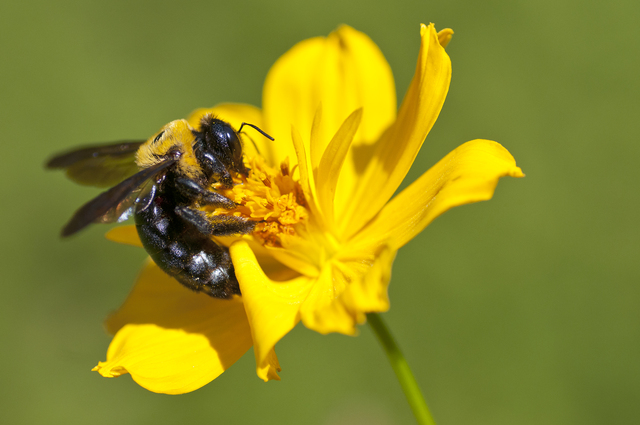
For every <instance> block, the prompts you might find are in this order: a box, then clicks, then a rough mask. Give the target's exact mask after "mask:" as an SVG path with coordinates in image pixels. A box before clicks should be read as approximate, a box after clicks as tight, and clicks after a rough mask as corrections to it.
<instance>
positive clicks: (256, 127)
mask: <svg viewBox="0 0 640 425" xmlns="http://www.w3.org/2000/svg"><path fill="white" fill-rule="evenodd" d="M245 125H248V126H249V127H251V128H253V129H254V130H257V131H258V132H259V133H260V134H262V135H263V136H264V137H266V138H267V139H269V140H271V141H272V142H273V141H274V140H275V139H274V138H273V137H271V136H269V135H268V134H267V133H265V132H264V131H262V130H261V129H260V127H258V126H257V125H253V124H249V123H248V122H243V123H242V124H241V125H240V130H238V133H241V132H242V127H244V126H245Z"/></svg>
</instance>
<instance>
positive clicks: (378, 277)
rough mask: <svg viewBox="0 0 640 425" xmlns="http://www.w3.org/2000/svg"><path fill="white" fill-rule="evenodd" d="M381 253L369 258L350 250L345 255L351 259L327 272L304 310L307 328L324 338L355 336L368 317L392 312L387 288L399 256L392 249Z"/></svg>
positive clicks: (315, 286)
mask: <svg viewBox="0 0 640 425" xmlns="http://www.w3.org/2000/svg"><path fill="white" fill-rule="evenodd" d="M379 251H380V252H379V253H378V254H376V255H368V254H367V253H366V252H362V253H357V252H354V251H351V250H350V252H348V253H345V255H346V256H348V258H347V257H344V258H342V259H341V260H337V261H334V262H333V263H332V264H329V265H327V266H326V267H325V268H324V269H323V273H321V275H320V278H319V279H318V281H317V282H316V283H315V284H314V287H313V290H312V291H311V293H310V294H309V296H308V297H307V299H306V300H305V301H304V304H303V305H302V308H301V309H300V315H301V318H302V322H303V323H304V325H305V326H306V327H308V328H310V329H313V330H315V331H317V332H319V333H321V334H327V333H330V332H339V333H342V334H345V335H355V334H356V333H357V328H356V325H357V324H362V323H364V322H365V320H366V313H371V312H383V311H387V310H388V309H389V297H388V293H387V288H388V286H389V280H390V278H391V266H392V265H393V260H394V258H395V254H396V252H395V251H393V250H391V249H389V248H388V247H382V249H380V250H379ZM341 257H343V256H339V257H338V258H341Z"/></svg>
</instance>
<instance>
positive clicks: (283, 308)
mask: <svg viewBox="0 0 640 425" xmlns="http://www.w3.org/2000/svg"><path fill="white" fill-rule="evenodd" d="M229 252H230V253H231V259H232V261H233V265H234V267H235V270H236V276H237V278H238V282H239V283H240V290H241V291H242V299H243V304H244V308H245V311H246V315H247V318H248V320H249V325H250V327H251V335H252V338H253V343H254V346H253V351H254V353H255V357H256V373H257V374H258V376H259V377H260V378H262V379H264V380H270V379H279V378H278V374H277V371H279V370H280V365H279V363H278V359H277V358H276V356H275V352H274V351H273V350H274V347H275V345H276V343H277V342H278V341H279V340H280V339H281V338H282V337H283V336H285V335H286V334H287V333H288V332H289V331H290V330H291V329H293V328H294V326H295V325H296V324H297V323H298V321H299V320H300V317H299V314H298V312H299V305H300V303H301V302H302V300H304V299H305V298H306V296H307V293H308V291H309V285H310V283H311V280H310V279H309V278H307V277H305V276H300V277H296V278H294V279H291V280H289V281H284V282H275V281H272V280H270V279H269V278H268V277H267V275H266V274H265V273H264V271H263V270H262V268H261V267H260V264H259V263H258V260H257V259H256V256H255V254H254V253H253V251H252V250H251V248H250V247H249V245H248V244H247V242H246V241H242V240H241V241H238V242H236V243H234V244H232V245H231V247H230V248H229Z"/></svg>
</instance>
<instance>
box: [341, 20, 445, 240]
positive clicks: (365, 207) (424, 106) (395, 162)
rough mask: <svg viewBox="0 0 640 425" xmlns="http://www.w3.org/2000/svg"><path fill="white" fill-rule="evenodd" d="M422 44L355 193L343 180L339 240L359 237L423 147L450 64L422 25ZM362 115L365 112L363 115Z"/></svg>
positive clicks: (435, 38) (442, 96)
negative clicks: (390, 121) (404, 90)
mask: <svg viewBox="0 0 640 425" xmlns="http://www.w3.org/2000/svg"><path fill="white" fill-rule="evenodd" d="M420 34H421V37H422V43H421V47H420V53H419V55H418V64H417V67H416V72H415V74H414V77H413V80H412V81H411V85H410V86H409V89H408V91H407V94H406V96H405V98H404V101H403V102H402V106H401V107H400V112H399V113H398V119H397V120H396V121H395V123H394V124H393V125H392V126H391V127H390V128H389V129H388V130H387V131H386V132H385V133H384V135H383V136H382V138H381V139H380V140H379V142H378V143H377V145H376V147H375V149H376V150H375V152H374V155H373V157H372V159H371V161H370V163H369V165H368V166H367V169H366V170H365V172H364V174H363V175H362V178H361V179H360V180H359V182H358V185H357V186H356V188H355V194H351V193H344V192H342V194H341V190H342V189H343V188H346V190H348V188H349V187H350V186H351V185H352V182H348V181H347V182H345V183H344V184H343V182H342V179H343V178H344V179H347V180H348V179H349V176H347V175H345V176H343V175H341V176H340V183H339V186H338V188H339V190H338V196H337V197H336V199H337V201H336V202H337V204H336V216H340V217H341V218H342V222H341V223H340V228H341V229H342V231H343V235H345V236H349V235H352V234H354V233H355V232H357V231H358V230H359V229H360V228H362V226H364V224H366V223H367V222H368V221H369V220H370V219H371V218H372V217H373V216H374V215H375V214H377V213H378V211H380V209H381V208H382V207H383V206H384V205H385V204H386V203H387V201H388V200H389V199H390V198H391V196H392V195H393V193H394V192H395V191H396V189H397V188H398V186H399V185H400V183H401V182H402V180H403V179H404V177H405V175H406V174H407V172H408V171H409V168H410V167H411V164H412V163H413V161H414V159H415V157H416V155H417V154H418V151H419V150H420V147H421V146H422V143H423V141H424V139H425V137H426V136H427V134H428V133H429V130H431V127H432V126H433V124H434V123H435V121H436V118H437V117H438V114H439V113H440V109H441V108H442V105H443V103H444V99H445V97H446V95H447V91H448V90H449V82H450V80H451V61H450V60H449V56H448V55H447V53H446V52H445V50H444V48H443V47H442V46H441V45H440V43H439V41H438V34H437V33H436V31H435V28H434V26H433V25H429V26H428V27H427V26H425V25H424V24H423V25H422V26H421V29H420ZM365 113H366V112H365Z"/></svg>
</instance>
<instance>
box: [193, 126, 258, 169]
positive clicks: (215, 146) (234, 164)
mask: <svg viewBox="0 0 640 425" xmlns="http://www.w3.org/2000/svg"><path fill="white" fill-rule="evenodd" d="M194 134H195V136H196V139H197V140H198V143H200V144H201V149H202V150H203V151H205V152H209V153H211V154H213V155H214V156H215V157H216V159H217V160H218V161H220V162H221V163H222V165H224V167H225V168H226V169H227V170H228V171H235V172H237V173H240V174H243V175H245V176H246V175H247V174H248V173H249V170H247V168H246V167H245V165H244V162H243V160H242V143H241V142H240V139H239V138H238V133H236V131H235V130H234V129H233V127H231V124H229V123H227V122H225V121H222V120H220V119H218V118H216V117H215V116H213V115H212V114H206V115H205V116H204V117H202V120H201V121H200V131H196V132H194Z"/></svg>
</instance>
